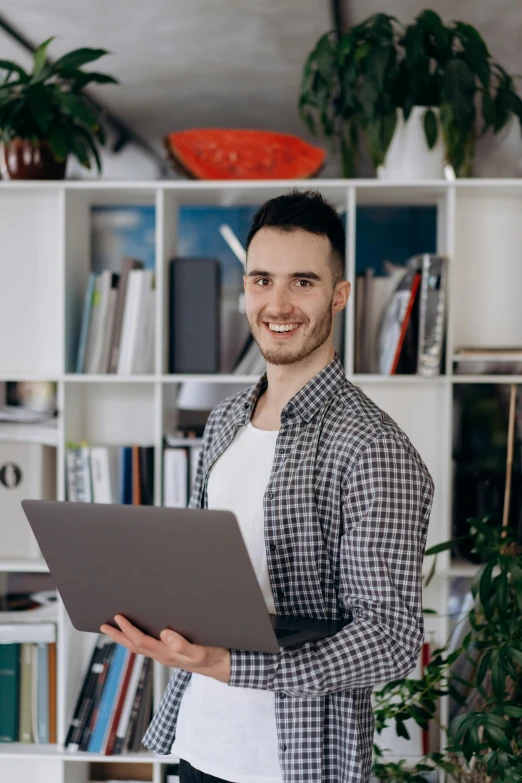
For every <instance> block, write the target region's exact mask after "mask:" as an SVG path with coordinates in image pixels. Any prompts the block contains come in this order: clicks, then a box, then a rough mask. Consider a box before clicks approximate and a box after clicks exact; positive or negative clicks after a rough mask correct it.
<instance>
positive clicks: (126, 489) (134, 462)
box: [65, 441, 154, 506]
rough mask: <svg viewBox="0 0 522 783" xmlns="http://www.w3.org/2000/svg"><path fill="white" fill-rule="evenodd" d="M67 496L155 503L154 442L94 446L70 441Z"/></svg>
mask: <svg viewBox="0 0 522 783" xmlns="http://www.w3.org/2000/svg"><path fill="white" fill-rule="evenodd" d="M65 464H66V468H65V479H66V488H67V500H70V501H74V502H80V503H125V504H135V505H143V506H147V505H149V506H150V505H153V503H154V446H138V445H131V446H91V445H89V444H88V443H87V442H86V441H82V442H81V443H75V442H73V441H68V443H67V449H66V463H65Z"/></svg>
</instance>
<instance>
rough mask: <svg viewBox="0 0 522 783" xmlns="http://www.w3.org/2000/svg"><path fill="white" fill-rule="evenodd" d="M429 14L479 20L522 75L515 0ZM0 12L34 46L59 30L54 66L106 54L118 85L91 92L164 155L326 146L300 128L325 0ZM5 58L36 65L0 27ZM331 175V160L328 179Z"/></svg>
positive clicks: (113, 3) (443, 7) (369, 8)
mask: <svg viewBox="0 0 522 783" xmlns="http://www.w3.org/2000/svg"><path fill="white" fill-rule="evenodd" d="M382 6H383V3H382V0H380V2H377V0H364V2H363V0H352V1H351V2H349V0H344V2H343V3H342V11H343V14H344V18H345V22H346V23H347V24H353V23H355V22H357V21H360V20H361V19H363V18H365V17H366V16H368V15H369V14H371V13H374V12H376V11H379V10H382ZM385 6H386V12H387V13H391V14H396V15H397V16H398V17H399V18H400V19H401V21H404V22H407V21H409V20H410V19H411V18H413V16H415V15H416V14H417V13H418V12H419V11H420V10H422V8H423V7H424V6H425V3H423V2H420V1H419V0H386V4H385ZM430 7H432V8H434V10H437V11H438V12H439V13H440V14H441V15H442V16H443V18H445V19H446V20H450V19H452V18H458V19H462V20H465V21H467V22H470V23H471V24H474V25H475V26H476V27H477V28H478V29H479V31H480V32H481V33H482V34H483V36H484V38H485V39H486V41H487V43H488V45H489V47H490V51H491V52H492V54H493V55H494V56H495V57H496V58H497V59H498V60H499V61H500V62H501V64H502V65H503V66H504V67H505V68H506V69H507V70H508V71H511V72H515V73H517V72H518V73H522V47H521V46H520V44H521V42H522V5H521V4H520V3H519V2H518V0H495V3H494V4H493V3H489V2H485V0H484V1H483V2H478V0H457V1H456V2H451V0H435V2H432V3H431V4H430ZM1 13H2V15H3V16H4V18H5V19H6V21H8V22H9V23H11V24H12V25H13V26H14V27H16V28H17V29H18V30H19V31H20V32H22V33H23V34H24V35H25V36H26V37H27V38H28V39H30V40H31V41H32V42H33V43H34V44H38V43H40V42H41V41H43V40H45V39H46V38H48V37H50V36H52V35H55V36H56V40H55V41H53V42H52V44H51V46H50V47H49V50H48V53H49V56H50V57H51V58H52V59H56V58H58V57H59V56H60V55H61V54H63V53H64V52H66V51H69V50H71V49H74V48H76V47H81V46H91V47H95V48H98V47H100V48H105V49H108V50H109V51H110V52H111V54H109V55H107V56H105V57H103V58H101V59H100V60H99V61H97V62H96V63H94V64H93V65H92V66H88V67H89V68H90V67H92V68H94V69H96V70H100V71H105V72H107V73H110V74H112V75H113V76H116V77H117V78H118V79H119V80H120V82H121V83H120V84H119V85H118V86H112V85H109V86H103V87H98V88H96V89H93V90H92V93H93V95H94V96H95V97H97V98H98V99H99V100H100V101H101V102H102V103H104V104H106V105H107V106H108V108H110V110H111V111H112V112H113V113H114V114H116V115H117V116H118V117H120V118H121V119H122V120H123V121H124V122H125V123H127V124H129V125H130V126H132V128H133V129H134V130H135V131H136V132H137V133H138V134H139V135H140V136H142V137H143V138H144V139H145V140H146V141H147V143H149V144H150V145H151V146H152V147H153V148H154V149H155V150H157V151H158V152H159V153H160V155H161V156H162V157H164V153H163V145H162V138H163V136H164V135H165V134H167V133H169V132H171V131H175V130H181V129H185V128H191V127H234V128H249V127H250V128H254V127H255V128H259V129H271V130H275V131H281V132H286V133H295V134H298V135H299V136H301V137H302V138H304V139H306V140H308V141H310V142H312V143H315V144H320V145H321V146H325V147H326V148H327V149H329V148H328V146H327V145H326V144H325V142H324V141H323V140H321V139H316V138H314V137H312V136H310V134H309V133H308V131H307V130H306V128H305V126H304V125H303V123H302V122H301V120H300V118H299V116H298V113H297V95H298V91H299V83H300V78H301V71H302V67H303V63H304V61H305V59H306V56H307V54H308V52H309V51H310V50H311V48H312V47H313V46H314V44H315V42H316V41H317V39H318V38H319V37H320V36H321V35H322V34H323V33H324V32H325V31H326V30H328V29H331V28H332V26H333V22H332V19H333V17H332V12H331V2H330V0H190V2H188V1H187V0H176V2H172V0H171V1H170V2H169V0H147V2H146V3H143V2H137V0H110V2H107V0H89V2H87V1H86V0H46V2H45V4H43V3H42V2H41V0H4V2H3V3H2V9H1ZM0 57H1V58H9V59H16V60H18V61H19V62H20V63H21V64H24V65H29V63H30V61H31V58H30V55H29V54H28V53H27V52H26V51H25V50H24V49H23V48H22V47H21V46H20V44H18V43H16V42H14V41H13V40H12V39H10V38H9V37H8V36H7V35H6V34H5V33H3V32H2V31H0ZM520 91H521V92H522V86H521V89H520ZM115 158H118V160H119V161H120V162H123V166H120V168H123V169H124V170H126V172H127V176H129V171H131V173H130V176H132V177H138V176H140V174H141V175H142V176H152V177H156V176H159V173H158V169H157V166H156V163H154V162H153V161H152V160H150V159H147V158H146V157H145V156H144V155H143V154H142V153H141V152H139V151H138V150H137V149H134V150H132V149H129V148H128V149H127V150H126V152H125V153H124V154H121V155H119V156H115ZM111 170H112V171H114V170H115V168H114V166H113V167H112V169H111V167H109V172H108V171H107V170H106V169H104V174H105V176H109V177H110V176H111V174H110V171H111ZM338 173H339V172H338V160H337V157H336V156H335V155H331V156H330V162H329V165H328V166H327V167H326V169H325V170H324V172H323V176H335V175H337V174H338Z"/></svg>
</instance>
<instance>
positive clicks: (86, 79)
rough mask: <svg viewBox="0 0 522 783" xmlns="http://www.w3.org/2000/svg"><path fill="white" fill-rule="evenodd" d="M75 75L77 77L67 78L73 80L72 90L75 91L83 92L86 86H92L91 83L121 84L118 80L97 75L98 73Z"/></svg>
mask: <svg viewBox="0 0 522 783" xmlns="http://www.w3.org/2000/svg"><path fill="white" fill-rule="evenodd" d="M75 74H76V75H75V76H71V77H67V78H71V79H72V80H73V82H74V84H73V87H72V89H73V90H74V91H78V90H83V88H84V87H85V85H87V84H91V82H93V83H95V84H119V81H118V79H115V78H114V77H113V76H109V75H108V74H105V73H97V72H96V71H92V72H91V73H85V72H84V71H75Z"/></svg>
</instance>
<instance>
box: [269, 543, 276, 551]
mask: <svg viewBox="0 0 522 783" xmlns="http://www.w3.org/2000/svg"><path fill="white" fill-rule="evenodd" d="M276 549H277V547H276V545H275V544H270V551H271V552H275V551H276Z"/></svg>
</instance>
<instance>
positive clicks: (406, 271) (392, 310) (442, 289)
mask: <svg viewBox="0 0 522 783" xmlns="http://www.w3.org/2000/svg"><path fill="white" fill-rule="evenodd" d="M385 270H386V272H387V274H386V275H385V276H376V275H375V274H374V271H375V270H374V269H373V268H368V269H366V271H365V273H364V274H359V275H357V276H356V284H355V357H354V358H355V372H356V373H375V374H379V375H403V374H417V375H423V376H426V377H434V376H437V375H440V373H441V369H442V366H443V358H444V341H445V331H446V300H447V277H448V270H447V258H446V257H445V256H440V255H433V254H430V253H423V254H421V255H417V256H413V257H412V258H410V259H409V260H408V262H407V263H406V266H405V267H402V266H398V265H394V264H389V263H386V264H385Z"/></svg>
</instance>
